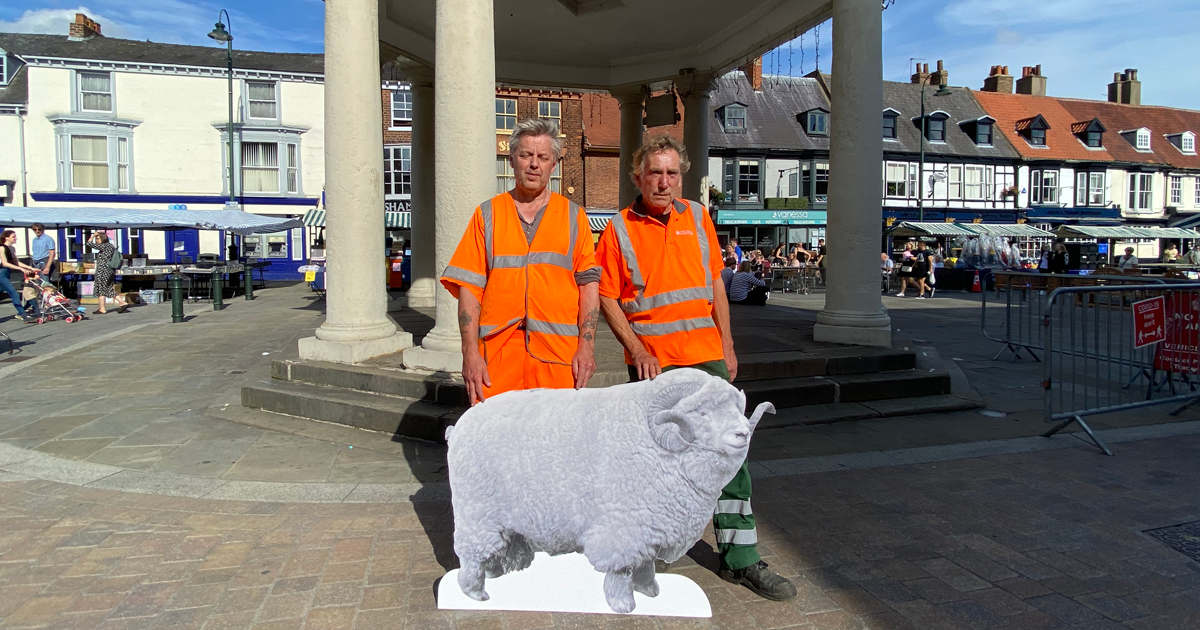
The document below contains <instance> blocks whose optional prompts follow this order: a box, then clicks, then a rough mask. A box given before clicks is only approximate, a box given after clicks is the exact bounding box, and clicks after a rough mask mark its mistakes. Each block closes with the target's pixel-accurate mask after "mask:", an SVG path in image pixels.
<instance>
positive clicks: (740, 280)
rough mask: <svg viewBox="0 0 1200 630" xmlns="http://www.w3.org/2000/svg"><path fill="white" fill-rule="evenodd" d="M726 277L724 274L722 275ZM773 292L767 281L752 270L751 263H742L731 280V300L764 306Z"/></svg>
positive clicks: (731, 301)
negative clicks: (769, 288) (768, 288)
mask: <svg viewBox="0 0 1200 630" xmlns="http://www.w3.org/2000/svg"><path fill="white" fill-rule="evenodd" d="M722 278H724V275H722ZM770 296H771V294H770V292H769V291H767V283H766V282H764V281H763V280H761V279H760V278H757V277H755V276H754V274H753V273H751V272H750V263H742V264H741V265H739V266H738V270H737V272H736V273H734V274H733V277H732V278H730V280H729V302H730V303H731V304H732V303H736V304H750V305H752V306H764V305H766V303H767V298H768V297H770Z"/></svg>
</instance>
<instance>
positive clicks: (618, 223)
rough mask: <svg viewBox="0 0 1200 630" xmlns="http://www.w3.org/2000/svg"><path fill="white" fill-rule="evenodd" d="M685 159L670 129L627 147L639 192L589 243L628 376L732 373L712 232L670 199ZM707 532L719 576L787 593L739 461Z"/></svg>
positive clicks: (704, 219)
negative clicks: (763, 546) (763, 553)
mask: <svg viewBox="0 0 1200 630" xmlns="http://www.w3.org/2000/svg"><path fill="white" fill-rule="evenodd" d="M704 159H707V157H705V158H704ZM688 166H689V164H688V159H687V151H686V150H685V149H684V147H683V144H682V143H680V142H679V141H678V140H675V139H674V138H672V137H670V136H660V137H657V138H652V139H650V140H649V141H648V142H646V144H644V145H642V146H641V147H640V148H639V149H638V150H637V151H635V152H634V154H633V165H632V172H631V173H629V174H628V175H629V176H630V177H632V178H633V183H634V184H636V185H637V187H638V189H639V190H640V191H641V193H642V194H640V195H638V197H637V200H635V201H634V202H633V204H632V205H630V206H629V207H628V208H625V209H624V210H622V211H621V212H620V213H618V214H617V215H616V216H614V217H613V218H612V221H609V223H608V227H607V228H605V229H604V234H602V235H601V236H600V243H599V244H598V246H597V248H596V259H597V260H598V261H599V262H600V266H601V267H602V268H603V270H604V271H603V273H602V274H601V277H600V307H601V308H602V309H603V311H604V318H605V319H606V320H608V327H609V328H611V329H612V331H613V334H614V335H616V337H617V340H618V341H620V342H621V345H623V346H625V363H627V364H628V366H629V378H630V380H634V381H637V380H643V379H654V378H655V377H657V376H658V375H659V373H661V372H663V371H666V370H671V369H675V368H684V367H690V368H695V369H698V370H702V371H704V372H707V373H709V374H711V375H713V376H718V377H720V378H723V379H725V380H727V381H732V380H733V379H734V378H736V377H737V366H738V364H737V355H736V354H734V350H733V336H732V335H731V334H730V329H729V302H728V297H727V296H726V293H725V283H724V281H723V280H722V276H721V273H722V271H723V270H724V267H725V262H724V260H723V257H722V254H721V246H720V244H719V243H718V242H717V230H716V228H715V227H714V226H713V222H712V219H711V218H709V216H708V210H707V209H706V208H705V207H704V206H702V205H701V204H699V203H697V202H695V201H687V200H685V199H680V198H679V195H680V180H681V177H682V175H683V173H685V172H687V170H688ZM742 264H743V265H745V264H747V263H745V262H743V263H742ZM713 533H714V534H715V535H716V538H717V553H718V555H719V557H720V560H719V568H718V571H717V575H719V576H720V577H721V579H723V580H725V581H727V582H732V583H734V584H741V585H743V586H745V587H747V588H749V589H750V590H751V591H754V592H755V593H757V594H758V595H760V596H762V597H765V598H767V599H772V600H776V601H780V600H785V599H791V598H792V597H795V596H796V587H795V586H794V585H792V583H791V582H789V581H788V580H787V579H786V578H784V577H782V576H780V575H778V574H776V573H775V572H773V571H771V570H770V569H768V568H767V563H765V562H763V561H762V558H761V557H759V555H758V530H757V528H756V527H755V521H754V513H753V511H751V509H750V472H749V470H748V469H747V467H746V464H745V462H743V463H742V467H741V469H740V470H739V471H738V473H737V475H735V476H734V478H733V480H732V481H730V482H729V484H728V485H726V486H725V488H724V489H722V491H721V496H720V500H718V501H717V510H716V513H714V514H713Z"/></svg>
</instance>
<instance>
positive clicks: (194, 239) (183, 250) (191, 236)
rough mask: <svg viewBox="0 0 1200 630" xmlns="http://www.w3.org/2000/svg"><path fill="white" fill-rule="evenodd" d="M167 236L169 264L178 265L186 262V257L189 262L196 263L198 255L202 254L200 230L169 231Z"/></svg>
mask: <svg viewBox="0 0 1200 630" xmlns="http://www.w3.org/2000/svg"><path fill="white" fill-rule="evenodd" d="M166 235H167V261H168V262H171V263H175V264H178V263H181V262H184V261H183V260H182V259H183V258H185V257H186V258H187V259H188V262H195V261H196V255H197V254H199V253H200V232H199V230H168V231H167V233H166Z"/></svg>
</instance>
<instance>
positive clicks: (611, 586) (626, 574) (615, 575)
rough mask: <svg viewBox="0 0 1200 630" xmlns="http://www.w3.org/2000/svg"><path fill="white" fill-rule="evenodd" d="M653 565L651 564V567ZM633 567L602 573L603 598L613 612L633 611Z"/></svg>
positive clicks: (634, 603)
mask: <svg viewBox="0 0 1200 630" xmlns="http://www.w3.org/2000/svg"><path fill="white" fill-rule="evenodd" d="M653 566H654V565H651V568H653ZM633 588H634V587H633V569H630V568H629V567H625V568H623V569H617V570H616V571H609V572H608V573H606V574H605V575H604V599H606V600H608V607H609V608H611V609H613V612H618V613H627V612H633V608H634V606H636V605H637V604H636V602H634V601H633Z"/></svg>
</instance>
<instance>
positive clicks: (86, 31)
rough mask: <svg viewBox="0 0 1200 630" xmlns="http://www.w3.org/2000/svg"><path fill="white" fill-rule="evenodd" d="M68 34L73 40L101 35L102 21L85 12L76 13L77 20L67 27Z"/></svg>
mask: <svg viewBox="0 0 1200 630" xmlns="http://www.w3.org/2000/svg"><path fill="white" fill-rule="evenodd" d="M67 35H68V37H69V38H70V39H73V40H83V39H91V38H92V37H96V36H99V35H100V23H99V22H96V21H95V20H92V19H91V18H89V17H88V16H87V15H84V14H83V13H76V14H75V21H74V22H71V23H70V25H69V26H68V28H67Z"/></svg>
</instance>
